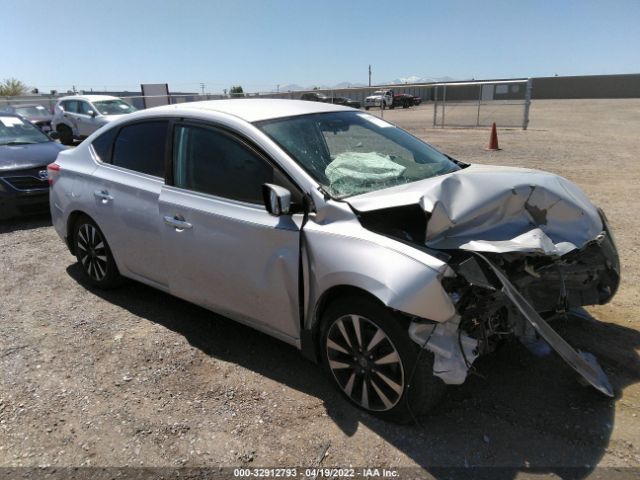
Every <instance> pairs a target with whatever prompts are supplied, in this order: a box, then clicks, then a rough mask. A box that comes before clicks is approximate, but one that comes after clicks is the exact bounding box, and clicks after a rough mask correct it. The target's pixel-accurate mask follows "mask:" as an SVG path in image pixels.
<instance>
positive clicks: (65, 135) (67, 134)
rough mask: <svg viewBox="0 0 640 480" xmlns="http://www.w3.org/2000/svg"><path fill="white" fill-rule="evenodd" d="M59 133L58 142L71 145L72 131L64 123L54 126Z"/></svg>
mask: <svg viewBox="0 0 640 480" xmlns="http://www.w3.org/2000/svg"><path fill="white" fill-rule="evenodd" d="M56 130H57V131H58V133H59V134H60V143H61V144H63V145H73V132H72V131H71V129H70V128H69V127H68V126H66V125H64V124H63V125H58V127H57V128H56Z"/></svg>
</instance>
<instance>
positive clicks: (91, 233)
mask: <svg viewBox="0 0 640 480" xmlns="http://www.w3.org/2000/svg"><path fill="white" fill-rule="evenodd" d="M73 250H74V252H75V254H76V258H77V259H78V265H79V266H80V270H81V271H82V276H83V277H84V279H85V281H86V282H87V283H89V284H91V285H93V286H94V287H98V288H102V289H110V288H115V287H118V286H120V285H121V284H122V280H123V278H122V276H121V275H120V272H119V271H118V267H117V266H116V262H115V261H114V259H113V254H112V253H111V249H110V248H109V244H108V243H107V240H106V239H105V236H104V234H103V233H102V231H101V230H100V228H99V227H98V225H96V223H95V222H94V221H93V220H91V219H90V218H89V217H88V216H86V215H82V216H81V217H79V218H78V220H77V221H76V224H75V226H74V228H73Z"/></svg>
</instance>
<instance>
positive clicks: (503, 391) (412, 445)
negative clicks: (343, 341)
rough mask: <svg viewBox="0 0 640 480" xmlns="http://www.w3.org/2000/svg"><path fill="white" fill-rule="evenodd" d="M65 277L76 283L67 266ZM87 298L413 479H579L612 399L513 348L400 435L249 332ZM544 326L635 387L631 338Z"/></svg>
mask: <svg viewBox="0 0 640 480" xmlns="http://www.w3.org/2000/svg"><path fill="white" fill-rule="evenodd" d="M67 272H68V274H69V275H70V276H71V277H73V278H74V279H75V280H76V281H78V282H79V283H81V284H83V282H82V277H81V276H80V271H79V268H78V267H77V265H76V264H74V265H72V266H70V267H68V268H67ZM85 286H86V285H85ZM92 292H93V293H94V294H95V295H97V296H99V297H101V298H103V299H105V300H106V301H108V302H110V303H113V304H115V305H118V306H120V307H122V308H124V309H126V310H128V311H130V312H131V313H133V314H134V315H136V316H138V317H140V318H143V319H146V320H148V321H151V322H154V323H156V324H159V325H162V326H164V327H165V328H167V329H169V330H171V331H173V332H176V333H177V334H179V335H182V336H184V337H185V338H186V340H187V341H188V342H189V343H190V344H191V345H192V346H193V347H194V348H197V349H199V350H201V351H202V352H204V353H205V354H207V355H209V356H211V357H214V358H217V359H220V360H223V361H225V362H233V363H235V364H238V365H240V366H242V367H244V368H246V369H250V370H252V371H254V372H256V373H258V374H260V375H263V376H265V377H267V378H270V379H272V380H274V381H277V382H280V383H282V384H284V385H287V386H288V387H290V388H294V389H297V390H299V391H301V392H304V393H305V394H308V395H312V396H314V397H316V398H318V399H321V400H322V401H323V402H324V406H325V408H326V412H327V414H328V416H329V417H331V419H332V420H333V421H334V422H335V423H336V425H338V426H339V427H340V429H341V430H342V431H343V432H344V433H345V434H346V435H348V436H351V435H353V434H354V433H355V432H356V430H357V429H358V428H359V426H360V425H364V426H366V427H368V428H369V429H371V430H372V431H374V432H376V433H377V434H378V435H380V437H382V438H383V439H384V440H385V441H386V442H388V443H389V444H390V445H393V446H394V447H395V448H397V449H399V450H400V451H402V452H403V453H404V454H406V455H407V456H408V457H410V458H411V459H412V460H413V461H415V462H416V463H417V464H418V465H420V466H421V467H422V471H421V472H415V471H412V472H410V473H411V474H413V475H421V474H423V473H428V474H430V475H432V476H434V477H436V478H442V479H445V478H447V479H448V478H470V477H472V478H491V479H496V478H498V479H503V478H504V479H512V478H515V477H516V476H518V475H520V474H523V473H530V474H536V473H538V474H539V473H554V474H556V475H558V476H560V477H561V478H571V479H573V478H576V479H578V478H584V477H586V476H588V475H589V474H590V473H593V470H594V468H595V467H596V466H597V465H598V463H599V461H600V459H601V458H602V456H603V454H604V452H605V450H606V448H607V446H608V443H609V439H610V436H611V431H612V429H613V422H614V413H615V407H616V401H619V400H616V399H609V398H607V397H605V396H603V395H602V394H600V393H598V392H597V391H596V390H595V389H593V388H591V387H585V386H583V385H580V384H579V382H578V381H577V374H575V373H574V372H573V371H572V370H571V369H570V368H569V367H568V366H567V365H565V364H564V362H563V361H562V360H561V359H560V358H559V357H557V355H555V354H550V355H548V356H546V357H543V358H538V357H535V356H533V355H532V354H531V353H529V352H528V351H527V350H526V349H524V348H523V347H521V346H520V345H519V344H518V343H508V344H506V345H504V346H503V347H502V348H501V349H499V350H498V351H497V352H495V353H494V354H492V355H489V356H486V357H484V358H482V359H481V360H479V361H478V362H476V365H475V373H474V374H473V375H471V376H470V377H469V378H468V380H467V382H465V384H463V385H462V386H459V387H452V388H450V389H449V391H448V393H447V395H446V396H445V398H444V399H443V401H442V402H441V403H440V405H439V406H438V407H436V409H435V410H434V411H432V412H431V414H430V415H428V416H425V417H422V418H420V419H419V424H415V425H404V426H403V425H396V424H392V423H389V422H384V421H381V420H379V419H377V418H374V417H372V416H370V415H367V414H365V413H363V412H361V411H359V410H358V409H356V408H355V407H353V406H351V405H350V404H349V403H348V402H347V401H346V400H344V399H343V398H342V397H341V395H340V394H339V393H338V392H337V391H336V390H335V389H334V388H333V385H332V383H331V382H330V381H329V379H328V378H326V377H325V375H324V374H323V372H322V370H321V368H320V367H319V366H318V365H314V364H313V363H311V362H309V361H303V358H302V356H301V355H300V353H299V352H298V351H297V350H296V349H295V348H293V347H291V346H288V345H286V344H284V343H282V342H280V341H278V340H275V339H273V338H271V337H269V336H267V335H265V334H262V333H260V332H257V331H255V330H253V329H251V328H249V327H245V326H243V325H241V324H238V323H236V322H234V321H232V320H229V319H227V318H224V317H221V316H219V315H216V314H213V313H211V312H209V311H207V310H205V309H202V308H200V307H197V306H195V305H192V304H190V303H188V302H185V301H182V300H180V299H177V298H175V297H172V296H170V295H167V294H165V293H162V292H160V291H158V290H155V289H152V288H150V287H147V286H145V285H142V284H139V283H136V282H128V283H127V284H126V286H124V287H123V288H121V289H117V290H110V291H101V290H92ZM554 327H555V328H556V329H557V330H558V331H559V332H560V333H561V334H562V335H563V336H564V337H565V338H566V339H567V340H568V341H569V342H570V343H571V344H572V345H573V346H575V347H576V348H578V349H582V350H585V351H590V352H592V353H594V354H595V355H596V356H597V357H598V358H599V361H600V364H601V365H602V367H603V369H604V370H605V372H606V373H607V374H608V375H609V378H610V380H611V383H612V384H613V386H614V388H615V390H616V392H618V395H619V392H620V391H621V390H622V389H623V388H624V387H626V386H628V385H631V384H633V383H636V382H638V380H640V359H639V357H638V354H637V349H638V348H639V347H640V332H638V331H636V330H633V329H630V328H625V327H623V326H620V325H617V324H612V323H605V322H599V321H597V320H595V319H585V318H579V317H570V318H567V319H566V320H564V321H562V322H560V323H558V322H556V323H554ZM323 466H324V465H323ZM610 473H616V472H610ZM617 473H618V474H620V472H619V471H617ZM623 473H624V472H623ZM616 478H624V474H622V476H618V477H616Z"/></svg>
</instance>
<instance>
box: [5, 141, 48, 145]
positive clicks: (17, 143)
mask: <svg viewBox="0 0 640 480" xmlns="http://www.w3.org/2000/svg"><path fill="white" fill-rule="evenodd" d="M34 143H40V142H16V141H13V142H7V143H0V145H9V146H14V145H33V144H34Z"/></svg>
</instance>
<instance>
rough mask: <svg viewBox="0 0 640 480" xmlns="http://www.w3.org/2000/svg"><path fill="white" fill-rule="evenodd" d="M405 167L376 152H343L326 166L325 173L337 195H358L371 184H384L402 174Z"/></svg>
mask: <svg viewBox="0 0 640 480" xmlns="http://www.w3.org/2000/svg"><path fill="white" fill-rule="evenodd" d="M405 170H406V168H405V167H403V166H402V165H400V164H398V163H396V162H394V161H393V160H391V158H390V157H389V156H388V155H380V154H379V153H376V152H369V153H364V152H344V153H341V154H339V155H337V156H336V158H335V159H334V160H333V161H332V162H331V163H330V164H329V165H328V166H327V168H326V170H325V175H326V176H327V178H328V179H329V181H330V182H331V190H332V192H333V193H334V194H336V195H338V196H349V195H358V194H359V193H363V192H366V191H369V190H371V185H372V184H376V185H384V184H385V183H387V182H390V181H391V180H395V179H397V178H398V177H400V176H402V174H403V173H404V171H405Z"/></svg>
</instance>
